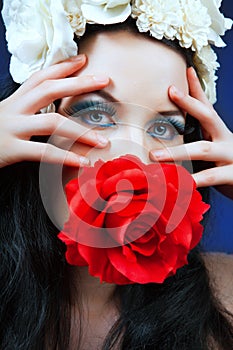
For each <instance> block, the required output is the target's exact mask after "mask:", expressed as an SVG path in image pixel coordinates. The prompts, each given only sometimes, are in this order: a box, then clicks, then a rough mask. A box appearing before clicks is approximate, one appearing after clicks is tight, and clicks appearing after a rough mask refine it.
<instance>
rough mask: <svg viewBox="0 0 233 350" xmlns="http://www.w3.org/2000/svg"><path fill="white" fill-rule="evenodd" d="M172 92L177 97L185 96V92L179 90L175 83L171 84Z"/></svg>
mask: <svg viewBox="0 0 233 350" xmlns="http://www.w3.org/2000/svg"><path fill="white" fill-rule="evenodd" d="M171 92H172V93H173V94H174V95H176V96H177V97H184V93H183V92H181V91H180V90H178V89H177V88H176V87H175V86H174V85H172V86H171Z"/></svg>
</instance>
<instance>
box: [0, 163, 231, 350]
mask: <svg viewBox="0 0 233 350" xmlns="http://www.w3.org/2000/svg"><path fill="white" fill-rule="evenodd" d="M38 174H39V164H37V163H33V162H22V163H18V164H14V165H11V166H8V167H5V168H2V169H0V193H1V196H0V212H1V216H0V242H1V245H0V251H1V265H0V281H1V282H0V283H1V285H0V349H1V350H21V349H22V350H41V349H51V350H52V349H53V350H55V349H56V350H65V349H69V338H70V325H71V314H72V302H73V301H72V298H71V290H72V289H73V288H74V285H73V283H72V277H71V269H70V267H69V266H68V264H67V263H66V261H65V258H64V252H65V247H64V245H63V243H62V242H61V241H60V240H59V239H58V238H57V233H58V230H57V228H56V227H55V226H54V225H53V224H52V222H51V221H50V219H49V218H48V215H47V213H46V211H45V209H44V206H43V203H42V200H41V196H40V191H39V175H38ZM188 261H189V264H188V265H186V266H184V267H182V268H181V269H179V270H178V271H177V274H176V275H175V276H172V277H169V278H168V279H167V280H166V281H165V282H164V283H163V284H148V285H139V284H135V285H127V286H117V287H116V290H115V292H114V295H113V298H114V299H115V300H119V301H120V317H119V320H118V321H117V322H116V323H115V325H114V326H113V328H112V330H111V331H110V333H109V335H108V336H107V338H106V339H105V343H104V345H103V349H104V350H110V349H112V348H113V346H114V344H119V341H120V345H119V348H121V349H124V350H136V349H140V350H143V349H145V350H150V349H156V350H187V349H190V350H207V349H213V348H219V349H220V348H221V349H222V350H230V349H232V343H233V329H232V325H231V323H230V321H231V320H232V319H231V315H230V314H229V313H228V312H227V311H226V310H225V309H224V308H223V306H222V305H221V303H220V302H219V301H218V300H217V298H216V297H215V296H214V294H213V292H212V289H211V286H210V282H209V277H208V273H207V270H206V267H205V264H204V262H203V260H202V256H201V253H200V249H199V248H195V249H194V250H192V251H191V252H190V254H189V257H188ZM80 312H81V310H80ZM80 322H81V321H80ZM77 332H80V333H81V325H80V329H78V330H77ZM78 348H79V343H78V340H77V347H76V349H78ZM72 350H73V349H72Z"/></svg>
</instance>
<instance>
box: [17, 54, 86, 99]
mask: <svg viewBox="0 0 233 350" xmlns="http://www.w3.org/2000/svg"><path fill="white" fill-rule="evenodd" d="M85 63H86V56H85V55H78V56H74V57H71V58H69V59H68V60H66V61H63V62H60V63H57V64H54V65H52V66H49V67H47V68H44V69H42V70H40V71H38V72H36V73H34V74H32V76H31V77H30V78H29V79H28V80H27V81H25V83H24V84H23V85H21V86H20V88H19V89H18V90H17V91H16V92H15V96H16V97H18V96H19V95H23V94H25V93H26V92H27V91H30V90H31V89H34V88H35V87H36V86H37V85H39V84H41V83H42V82H43V81H45V80H50V79H62V78H65V77H67V76H70V75H71V74H73V73H74V72H76V71H77V70H79V69H81V68H82V67H83V66H84V64H85Z"/></svg>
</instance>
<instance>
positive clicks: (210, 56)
mask: <svg viewBox="0 0 233 350" xmlns="http://www.w3.org/2000/svg"><path fill="white" fill-rule="evenodd" d="M194 64H195V66H196V68H197V71H198V75H199V77H200V80H201V84H202V87H203V89H204V91H205V93H206V95H207V97H208V99H209V101H210V102H211V103H212V104H214V103H215V102H216V80H217V76H216V74H215V72H216V71H217V69H218V68H219V66H220V65H219V63H218V61H217V55H216V53H215V52H214V50H213V49H212V48H211V46H210V45H207V46H205V47H203V48H202V49H201V51H199V52H198V53H196V54H195V55H194Z"/></svg>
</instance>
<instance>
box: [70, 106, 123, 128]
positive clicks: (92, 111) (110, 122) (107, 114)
mask: <svg viewBox="0 0 233 350" xmlns="http://www.w3.org/2000/svg"><path fill="white" fill-rule="evenodd" d="M64 111H65V112H66V114H68V115H70V116H72V117H73V118H80V120H81V121H82V122H83V123H85V124H88V125H90V126H93V127H99V128H108V127H111V126H114V125H116V123H115V122H114V119H113V118H114V116H115V115H116V110H115V108H114V107H113V106H112V105H111V103H106V102H101V101H95V100H87V101H80V102H77V103H75V104H73V105H71V106H69V107H68V108H67V109H65V110H64Z"/></svg>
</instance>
